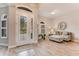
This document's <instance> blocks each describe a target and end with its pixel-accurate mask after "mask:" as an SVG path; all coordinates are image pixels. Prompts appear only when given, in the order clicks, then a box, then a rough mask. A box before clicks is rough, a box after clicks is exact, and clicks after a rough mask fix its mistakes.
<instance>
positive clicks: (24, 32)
mask: <svg viewBox="0 0 79 59" xmlns="http://www.w3.org/2000/svg"><path fill="white" fill-rule="evenodd" d="M30 27H31V19H30V18H29V17H28V15H19V14H17V17H16V41H17V42H19V43H21V42H22V43H23V42H24V43H26V42H28V41H30V40H31V28H30Z"/></svg>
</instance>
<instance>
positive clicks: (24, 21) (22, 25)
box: [19, 16, 27, 40]
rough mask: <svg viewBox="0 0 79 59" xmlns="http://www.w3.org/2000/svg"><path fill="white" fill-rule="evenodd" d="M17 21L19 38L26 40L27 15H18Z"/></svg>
mask: <svg viewBox="0 0 79 59" xmlns="http://www.w3.org/2000/svg"><path fill="white" fill-rule="evenodd" d="M19 23H20V25H19V31H20V40H27V17H26V16H20V19H19Z"/></svg>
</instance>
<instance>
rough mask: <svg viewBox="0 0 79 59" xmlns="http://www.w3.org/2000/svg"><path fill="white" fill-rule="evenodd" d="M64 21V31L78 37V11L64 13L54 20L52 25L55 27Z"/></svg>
mask: <svg viewBox="0 0 79 59" xmlns="http://www.w3.org/2000/svg"><path fill="white" fill-rule="evenodd" d="M61 21H64V22H66V23H67V29H66V31H69V32H73V33H74V35H75V38H76V39H79V11H74V12H72V13H69V14H66V15H64V16H62V17H59V18H56V19H55V20H54V27H57V25H58V23H59V22H61Z"/></svg>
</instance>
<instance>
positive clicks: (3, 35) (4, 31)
mask: <svg viewBox="0 0 79 59" xmlns="http://www.w3.org/2000/svg"><path fill="white" fill-rule="evenodd" d="M2 37H6V29H2Z"/></svg>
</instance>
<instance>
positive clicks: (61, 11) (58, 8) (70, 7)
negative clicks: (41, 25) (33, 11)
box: [39, 3, 79, 18]
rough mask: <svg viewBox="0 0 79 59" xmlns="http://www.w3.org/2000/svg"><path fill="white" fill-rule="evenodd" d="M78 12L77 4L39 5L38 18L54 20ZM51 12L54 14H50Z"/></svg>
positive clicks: (78, 6)
mask: <svg viewBox="0 0 79 59" xmlns="http://www.w3.org/2000/svg"><path fill="white" fill-rule="evenodd" d="M78 10H79V3H41V4H39V14H40V16H44V17H50V18H55V17H59V16H63V15H65V14H68V13H70V12H75V11H78ZM51 12H53V13H54V14H51Z"/></svg>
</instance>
